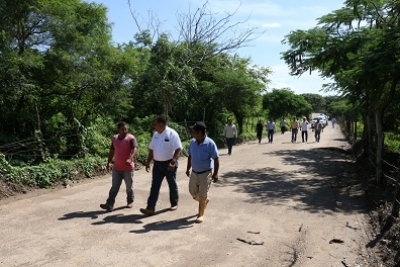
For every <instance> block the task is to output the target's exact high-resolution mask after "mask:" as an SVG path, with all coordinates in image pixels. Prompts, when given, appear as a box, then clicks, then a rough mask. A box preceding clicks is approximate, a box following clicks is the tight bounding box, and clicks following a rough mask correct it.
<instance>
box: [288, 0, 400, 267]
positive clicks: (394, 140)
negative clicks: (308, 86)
mask: <svg viewBox="0 0 400 267" xmlns="http://www.w3.org/2000/svg"><path fill="white" fill-rule="evenodd" d="M399 18H400V6H399V3H398V1H392V0H384V1H381V0H370V1H359V0H348V1H345V2H344V6H343V7H342V8H340V9H338V10H334V11H332V12H330V13H329V14H326V15H324V16H322V17H321V18H319V19H318V23H317V26H315V27H313V28H311V29H308V30H295V31H292V32H291V33H289V34H288V35H287V36H286V37H285V40H284V41H283V42H284V43H285V44H287V45H288V46H289V49H288V50H287V51H285V52H283V53H282V57H283V59H284V60H285V62H286V63H287V64H288V66H289V68H290V70H291V74H292V75H295V76H300V75H302V74H304V73H309V72H311V71H314V70H316V71H318V72H319V73H320V75H321V76H322V77H324V78H328V79H331V80H332V81H333V82H332V83H330V84H327V85H326V87H325V90H332V91H336V92H338V93H340V94H341V96H342V97H341V99H336V100H335V101H334V102H331V101H330V102H329V103H326V104H327V106H328V108H329V111H328V112H331V113H332V114H331V115H333V116H339V115H340V117H341V121H343V124H344V125H345V128H346V130H347V131H348V132H350V133H349V135H350V136H353V134H354V133H357V134H359V133H358V131H359V129H362V130H363V132H362V134H361V142H362V145H363V151H364V155H363V156H364V157H365V158H368V159H369V160H368V162H374V163H373V165H372V168H373V169H374V171H375V185H376V188H379V186H385V185H387V184H388V188H390V190H392V189H393V188H394V194H393V195H394V198H393V199H392V200H391V201H392V206H393V209H392V212H391V215H390V218H389V220H388V221H387V225H385V229H387V228H388V227H389V228H390V227H391V226H392V224H393V222H394V220H393V218H397V220H398V217H399V205H398V203H399V201H400V181H399V180H398V179H399V178H397V180H396V179H386V176H385V175H384V174H389V176H390V175H391V173H388V170H387V166H385V165H384V162H385V161H384V158H383V157H384V156H385V155H387V154H390V153H386V152H388V151H384V149H385V146H386V147H388V148H389V149H391V150H396V151H399V145H398V144H399V138H398V136H399V134H400V127H399V119H400V117H399V116H400V85H399V83H400V60H399V58H400V57H399V56H400V42H399V38H400V36H399V34H398V33H399V31H400V19H399ZM360 121H362V127H358V125H359V122H360ZM356 126H357V127H356ZM351 132H353V133H351ZM356 137H357V136H356ZM384 152H385V153H384ZM399 158H400V156H399V155H397V159H396V160H395V162H396V163H394V164H396V165H397V164H398V162H397V161H399V160H400V159H399ZM385 172H386V173H385ZM397 176H398V175H397ZM388 225H389V226H388ZM394 228H396V226H394ZM396 242H397V243H396ZM399 242H400V241H399V238H398V236H397V237H396V238H394V239H393V240H391V244H390V245H389V246H391V247H397V255H396V256H395V257H394V256H393V257H392V258H396V259H397V260H396V261H397V263H395V264H394V265H396V266H398V265H399V264H400V252H398V244H399Z"/></svg>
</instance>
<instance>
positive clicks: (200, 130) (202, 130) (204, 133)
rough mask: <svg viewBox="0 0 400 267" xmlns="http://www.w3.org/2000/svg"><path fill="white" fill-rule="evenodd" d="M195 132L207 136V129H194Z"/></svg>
mask: <svg viewBox="0 0 400 267" xmlns="http://www.w3.org/2000/svg"><path fill="white" fill-rule="evenodd" d="M192 130H193V131H195V132H197V133H198V132H201V133H202V134H203V135H206V129H205V128H200V127H199V128H193V129H192Z"/></svg>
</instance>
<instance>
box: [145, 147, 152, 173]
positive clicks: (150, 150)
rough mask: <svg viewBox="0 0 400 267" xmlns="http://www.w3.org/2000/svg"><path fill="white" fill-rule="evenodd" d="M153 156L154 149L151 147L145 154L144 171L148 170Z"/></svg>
mask: <svg viewBox="0 0 400 267" xmlns="http://www.w3.org/2000/svg"><path fill="white" fill-rule="evenodd" d="M153 158H154V151H153V150H152V149H149V153H148V155H147V162H146V171H147V172H149V171H150V163H151V161H152V160H153Z"/></svg>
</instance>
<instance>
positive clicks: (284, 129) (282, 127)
mask: <svg viewBox="0 0 400 267" xmlns="http://www.w3.org/2000/svg"><path fill="white" fill-rule="evenodd" d="M285 131H286V127H285V126H281V132H282V134H284V133H285Z"/></svg>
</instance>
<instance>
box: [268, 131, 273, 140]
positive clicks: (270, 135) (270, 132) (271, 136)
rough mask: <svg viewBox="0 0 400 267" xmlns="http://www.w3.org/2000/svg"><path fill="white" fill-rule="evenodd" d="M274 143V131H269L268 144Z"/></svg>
mask: <svg viewBox="0 0 400 267" xmlns="http://www.w3.org/2000/svg"><path fill="white" fill-rule="evenodd" d="M272 141H274V130H268V142H270V143H272Z"/></svg>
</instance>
